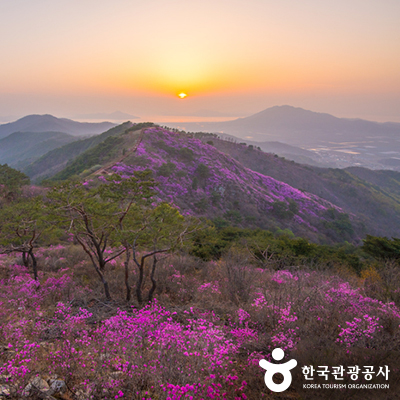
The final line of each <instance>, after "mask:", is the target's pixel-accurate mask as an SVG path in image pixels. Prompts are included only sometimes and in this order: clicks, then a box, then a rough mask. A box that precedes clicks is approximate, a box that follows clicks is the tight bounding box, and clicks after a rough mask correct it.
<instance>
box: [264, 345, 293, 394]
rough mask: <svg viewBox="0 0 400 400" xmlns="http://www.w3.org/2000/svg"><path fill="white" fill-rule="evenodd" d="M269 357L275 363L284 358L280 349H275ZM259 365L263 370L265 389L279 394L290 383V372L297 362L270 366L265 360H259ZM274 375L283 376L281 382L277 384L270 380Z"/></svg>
mask: <svg viewBox="0 0 400 400" xmlns="http://www.w3.org/2000/svg"><path fill="white" fill-rule="evenodd" d="M271 355H272V358H273V359H274V360H275V361H280V360H282V359H283V357H284V356H285V352H284V351H283V350H282V349H280V348H276V349H275V350H273V351H272V354H271ZM259 364H260V367H261V368H263V369H265V377H264V381H265V384H266V385H267V388H268V389H269V390H272V391H273V392H278V393H279V392H283V391H285V390H286V389H287V388H288V387H289V386H290V384H291V383H292V374H291V373H290V370H291V369H293V368H294V367H295V366H296V365H297V361H296V360H294V359H292V360H289V361H287V362H285V363H283V364H272V363H270V362H268V361H267V360H260V362H259ZM275 374H282V375H283V381H282V382H281V383H279V384H278V383H275V382H274V381H273V380H272V377H273V376H274V375H275Z"/></svg>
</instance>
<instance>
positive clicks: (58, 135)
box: [0, 132, 79, 169]
mask: <svg viewBox="0 0 400 400" xmlns="http://www.w3.org/2000/svg"><path fill="white" fill-rule="evenodd" d="M76 140H79V137H76V136H71V135H69V134H67V133H62V132H15V133H12V134H11V135H8V136H6V137H5V138H3V139H1V140H0V164H9V165H10V166H12V167H14V168H17V169H21V168H24V167H25V166H27V165H29V164H31V163H32V162H33V161H35V160H36V159H38V158H39V157H40V156H42V155H44V154H46V153H47V152H49V151H51V150H53V149H56V148H58V147H61V146H64V145H66V144H68V143H71V142H74V141H76Z"/></svg>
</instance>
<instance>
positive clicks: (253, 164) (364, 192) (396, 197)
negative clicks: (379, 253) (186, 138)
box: [203, 137, 400, 237]
mask: <svg viewBox="0 0 400 400" xmlns="http://www.w3.org/2000/svg"><path fill="white" fill-rule="evenodd" d="M203 140H204V141H207V137H205V138H204V139H203ZM212 141H213V145H214V146H215V147H216V148H217V149H218V150H219V151H221V152H223V153H224V154H227V155H229V156H230V157H232V158H234V159H235V160H237V161H238V162H240V163H241V164H242V165H244V166H245V167H247V168H250V169H252V170H254V171H257V172H259V173H262V174H265V175H269V176H271V177H273V178H275V179H277V180H279V181H282V182H285V183H287V184H289V185H291V186H293V187H295V188H297V189H299V190H304V191H307V192H310V193H313V194H315V195H317V196H319V197H321V198H323V199H326V200H328V201H330V202H332V203H333V204H335V205H337V206H339V207H340V208H342V209H343V210H344V211H345V212H347V213H349V214H353V215H356V216H357V217H358V218H359V220H361V221H362V223H363V224H364V226H365V230H366V231H367V232H368V233H370V234H373V235H378V236H395V237H399V236H400V173H399V172H396V171H388V170H379V171H374V170H370V169H367V168H360V167H351V168H347V169H338V168H319V167H314V166H310V165H302V164H297V163H295V162H293V161H289V160H286V159H284V158H282V157H278V156H277V155H274V154H269V153H264V152H262V151H259V150H257V149H255V148H254V147H253V146H247V145H240V144H236V143H232V142H228V141H224V140H219V139H216V138H212Z"/></svg>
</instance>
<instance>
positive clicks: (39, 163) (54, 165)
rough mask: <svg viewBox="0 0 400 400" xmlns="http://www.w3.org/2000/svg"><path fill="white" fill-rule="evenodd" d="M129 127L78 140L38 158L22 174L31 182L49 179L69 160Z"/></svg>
mask: <svg viewBox="0 0 400 400" xmlns="http://www.w3.org/2000/svg"><path fill="white" fill-rule="evenodd" d="M131 126H132V123H131V122H125V123H124V124H121V125H118V126H116V127H115V128H112V129H109V130H108V131H106V132H104V133H102V134H101V135H98V136H92V137H90V138H88V139H83V140H78V141H76V142H73V143H70V144H67V145H65V146H62V147H59V148H57V149H55V150H52V151H50V152H48V153H47V154H45V155H44V156H42V157H40V158H39V159H38V160H36V161H35V162H34V163H32V164H31V165H28V166H27V167H26V168H24V170H23V172H24V173H25V174H27V175H28V176H29V177H30V178H31V180H32V181H33V182H34V181H39V180H43V179H46V178H49V177H51V176H53V175H55V174H56V173H58V172H59V171H61V170H63V169H64V168H65V167H66V166H67V164H68V162H69V161H70V160H73V159H75V158H76V157H78V156H79V155H80V154H82V153H84V152H85V151H87V150H88V149H90V148H92V147H95V146H96V145H98V144H99V143H101V142H103V141H104V140H106V139H107V138H108V137H110V136H116V135H119V134H120V133H122V132H124V131H125V130H126V129H128V128H130V127H131Z"/></svg>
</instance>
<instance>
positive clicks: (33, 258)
mask: <svg viewBox="0 0 400 400" xmlns="http://www.w3.org/2000/svg"><path fill="white" fill-rule="evenodd" d="M28 254H29V256H30V258H31V260H32V270H33V278H34V279H35V281H38V280H39V278H38V272H37V262H36V257H35V256H34V254H33V251H32V249H30V250H29V253H28Z"/></svg>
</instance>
